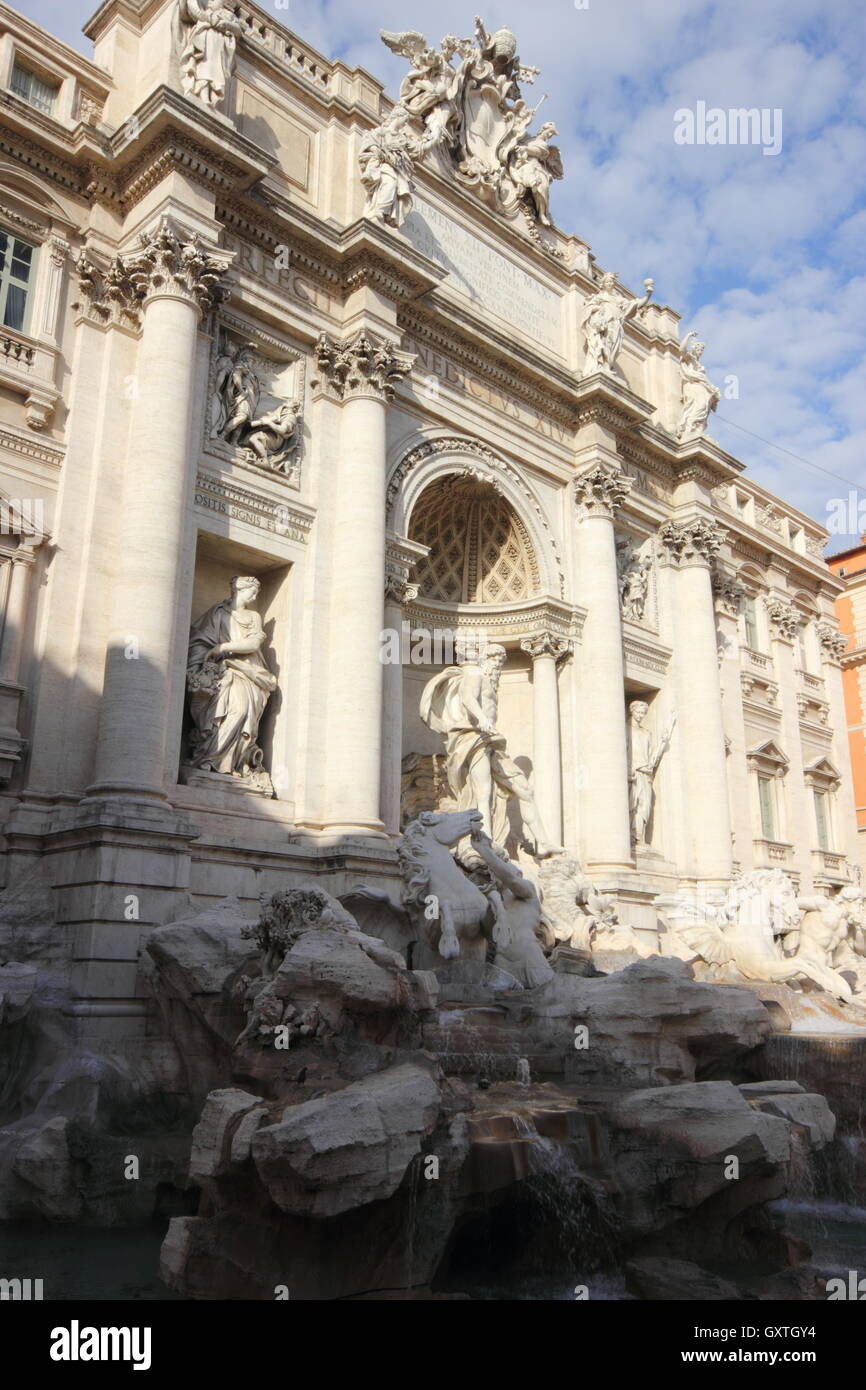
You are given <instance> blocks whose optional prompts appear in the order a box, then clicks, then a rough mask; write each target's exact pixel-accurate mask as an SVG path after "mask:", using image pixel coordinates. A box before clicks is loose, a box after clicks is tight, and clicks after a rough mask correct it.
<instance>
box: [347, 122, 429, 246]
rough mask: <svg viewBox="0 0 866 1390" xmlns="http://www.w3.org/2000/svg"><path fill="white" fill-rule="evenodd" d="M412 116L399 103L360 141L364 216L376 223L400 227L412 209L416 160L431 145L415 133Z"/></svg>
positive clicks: (427, 140)
mask: <svg viewBox="0 0 866 1390" xmlns="http://www.w3.org/2000/svg"><path fill="white" fill-rule="evenodd" d="M409 121H410V115H409V112H408V111H407V109H406V107H405V106H401V105H400V104H399V103H398V104H397V105H396V106H395V107H394V108H393V110H392V111H390V112H389V114H388V116H387V118H386V119H385V120H384V121H383V122H382V124H381V125H380V126H377V127H376V129H375V130H371V131H370V134H369V135H367V136H366V137H365V138H364V140H363V141H362V143H361V148H360V150H359V151H358V163H359V166H360V170H361V182H362V184H363V185H364V187H365V188H366V190H367V202H366V204H365V207H364V216H365V217H369V218H370V219H371V220H372V221H374V222H385V223H386V224H387V225H388V226H389V227H399V226H401V225H402V223H403V222H404V221H405V220H406V218H407V217H408V216H409V213H410V212H411V211H412V192H413V189H414V186H415V185H414V183H413V180H412V175H413V172H414V168H415V163H414V161H415V160H416V159H418V158H419V156H420V155H422V154H423V153H424V151H425V150H426V149H427V148H428V147H429V145H430V139H429V138H425V139H422V138H420V137H419V136H417V135H413V133H412V131H411V129H410V127H409Z"/></svg>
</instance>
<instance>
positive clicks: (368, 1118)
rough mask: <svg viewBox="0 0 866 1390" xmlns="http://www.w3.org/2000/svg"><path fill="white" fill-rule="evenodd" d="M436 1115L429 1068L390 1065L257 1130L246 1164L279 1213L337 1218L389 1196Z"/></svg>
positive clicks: (436, 1091)
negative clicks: (249, 1162) (253, 1166)
mask: <svg viewBox="0 0 866 1390" xmlns="http://www.w3.org/2000/svg"><path fill="white" fill-rule="evenodd" d="M438 1115H439V1087H438V1085H437V1084H436V1081H435V1079H434V1078H433V1076H432V1075H431V1074H430V1070H429V1069H425V1068H422V1067H420V1066H418V1065H403V1066H397V1067H389V1068H388V1070H387V1071H382V1072H377V1073H376V1074H375V1075H373V1076H369V1077H365V1078H364V1080H363V1081H358V1082H356V1083H355V1084H354V1085H351V1086H347V1087H346V1088H345V1089H344V1090H342V1091H337V1092H336V1093H335V1094H334V1095H330V1096H325V1097H322V1099H320V1100H311V1101H307V1103H306V1104H305V1105H296V1106H292V1107H291V1108H290V1109H288V1110H286V1111H285V1112H284V1114H283V1116H282V1118H281V1119H280V1120H279V1122H278V1123H277V1124H272V1125H267V1126H265V1127H264V1128H262V1129H259V1130H258V1131H257V1133H256V1134H255V1136H254V1138H253V1141H252V1158H253V1163H254V1164H255V1168H256V1172H257V1173H258V1175H259V1178H260V1179H261V1182H262V1184H263V1185H264V1187H265V1188H266V1190H267V1192H268V1195H269V1196H270V1198H271V1200H272V1201H273V1202H274V1203H275V1204H276V1205H277V1206H278V1207H279V1208H280V1210H281V1211H285V1212H290V1213H292V1214H294V1215H296V1216H317V1217H322V1216H338V1215H340V1214H341V1213H342V1212H345V1211H351V1210H352V1209H353V1208H355V1207H362V1206H365V1205H366V1204H367V1203H368V1202H376V1201H383V1200H384V1199H386V1198H388V1197H390V1196H392V1195H393V1193H394V1192H396V1190H397V1188H398V1187H399V1185H400V1183H401V1182H402V1180H403V1178H404V1176H405V1173H406V1169H407V1168H408V1166H409V1163H410V1161H411V1159H412V1158H414V1157H415V1155H416V1154H417V1153H418V1152H419V1151H420V1143H421V1140H422V1139H424V1138H425V1137H426V1136H427V1135H429V1134H430V1133H431V1132H432V1130H433V1128H434V1126H435V1124H436V1120H437V1118H438Z"/></svg>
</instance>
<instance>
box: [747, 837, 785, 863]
mask: <svg viewBox="0 0 866 1390" xmlns="http://www.w3.org/2000/svg"><path fill="white" fill-rule="evenodd" d="M752 844H753V846H754V850H755V868H756V869H764V868H772V867H774V866H775V865H776V864H789V863H790V862H791V857H792V855H793V852H794V846H793V845H789V844H787V843H786V842H785V841H784V840H763V839H755V840H753V841H752Z"/></svg>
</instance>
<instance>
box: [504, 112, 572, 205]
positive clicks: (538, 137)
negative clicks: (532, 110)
mask: <svg viewBox="0 0 866 1390" xmlns="http://www.w3.org/2000/svg"><path fill="white" fill-rule="evenodd" d="M556 133H557V131H556V126H555V125H554V124H553V122H552V121H545V123H544V125H543V126H541V128H540V130H538V131H537V133H536V134H535V135H527V136H524V137H523V138H522V139H521V141H520V143H519V144H518V145H517V147H516V148H515V149H514V151H513V153H512V154H511V157H510V160H509V163H508V173H509V175H510V177H511V180H512V182H513V183H514V185H515V187H516V189H517V191H518V194H519V196H521V197H522V198H523V199H524V200H527V201H529V202H531V204H532V206H533V208H534V210H535V215H536V217H537V218H538V220H539V222H540V223H541V225H542V227H549V226H550V225H551V220H550V184H551V181H552V180H553V179H561V178H562V177H563V169H562V158H561V156H560V153H559V148H558V146H556V145H551V144H550V141H551V140H552V139H553V137H554V135H556Z"/></svg>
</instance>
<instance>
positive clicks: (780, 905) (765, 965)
mask: <svg viewBox="0 0 866 1390" xmlns="http://www.w3.org/2000/svg"><path fill="white" fill-rule="evenodd" d="M681 909H682V910H679V911H674V912H672V913H670V914H669V915H668V921H667V923H666V924H665V925H666V927H667V931H668V932H669V933H670V934H671V936H672V938H673V939H674V941H675V942H678V943H680V944H681V945H682V946H684V947H685V948H686V952H687V953H688V954H684V952H683V951H682V950H679V951H677V952H676V954H679V955H683V958H685V959H689V958H691V959H695V958H697V957H700V958H701V959H702V960H704V961H706V962H707V963H708V964H710V965H716V966H721V967H733V968H734V969H735V970H736V971H737V972H738V973H739V975H740V976H741V977H742V978H743V979H746V980H766V981H770V982H772V983H775V984H781V983H784V982H785V981H787V980H795V979H797V978H802V977H803V976H805V977H806V978H807V979H809V980H811V981H812V982H813V983H814V984H816V985H820V987H821V988H822V989H825V990H827V992H828V993H829V994H832V995H834V996H835V998H837V999H841V1000H843V1001H846V1002H847V1001H848V1000H850V999H851V997H852V991H851V987H850V985H849V984H848V982H847V980H845V979H844V978H843V977H842V975H840V974H839V972H838V971H836V970H833V969H832V968H831V966H830V965H829V964H827V963H826V960H822V959H819V953H818V952H817V951H814V950H810V949H809V945H808V944H807V942H806V941H802V942H800V943H799V945H798V949H797V951H796V953H795V954H793V955H789V956H786V955H784V954H783V948H782V945H781V944H780V940H779V939H780V938H782V939H784V938H785V937H791V939H792V940H797V933H798V931H799V928H800V921H801V918H802V915H803V910H802V907H801V906H800V904H798V901H797V895H796V891H795V889H794V885H793V884H792V883H791V880H790V879H789V878H788V877H787V875H785V874H784V873H782V872H781V870H779V869H753V870H751V871H750V872H748V873H745V874H741V875H740V876H739V877H738V878H736V879H735V880H734V881H733V883H732V884H731V885H730V888H729V889H728V892H727V895H726V897H725V899H724V901H723V902H722V901H715V902H708V903H707V904H706V905H705V906H704V908H703V910H701V909H700V908H697V909H694V908H693V909H691V910H687V909H686V907H685V904H682V905H681Z"/></svg>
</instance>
